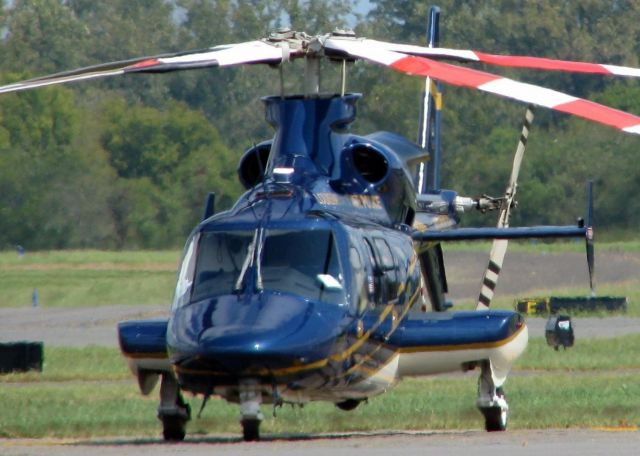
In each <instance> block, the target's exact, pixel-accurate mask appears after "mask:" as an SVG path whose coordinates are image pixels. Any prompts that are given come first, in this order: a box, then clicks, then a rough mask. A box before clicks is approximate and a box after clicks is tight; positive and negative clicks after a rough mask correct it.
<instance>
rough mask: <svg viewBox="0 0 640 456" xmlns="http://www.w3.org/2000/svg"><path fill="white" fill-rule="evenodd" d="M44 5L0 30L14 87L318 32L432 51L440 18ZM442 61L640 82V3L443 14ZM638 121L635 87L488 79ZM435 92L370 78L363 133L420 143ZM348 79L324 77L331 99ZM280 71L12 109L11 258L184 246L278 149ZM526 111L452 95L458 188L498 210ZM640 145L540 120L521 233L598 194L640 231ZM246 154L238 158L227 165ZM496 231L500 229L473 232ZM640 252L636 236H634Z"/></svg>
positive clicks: (576, 80)
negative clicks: (539, 59)
mask: <svg viewBox="0 0 640 456" xmlns="http://www.w3.org/2000/svg"><path fill="white" fill-rule="evenodd" d="M370 3H371V6H372V11H371V12H370V14H369V15H368V17H366V18H357V15H356V14H355V13H354V9H355V6H356V4H357V2H355V1H348V2H342V1H337V0H322V1H313V2H312V1H307V0H256V1H251V2H236V1H230V0H176V1H169V2H168V1H163V0H141V1H136V2H131V1H129V0H114V1H109V2H95V1H92V0H66V1H62V0H34V1H29V2H7V3H5V5H4V7H3V13H4V14H3V15H1V16H0V25H2V27H3V30H5V32H6V34H5V35H4V38H3V41H2V43H0V57H2V59H1V60H0V62H1V63H0V71H1V72H2V74H1V77H2V79H3V80H4V81H13V80H18V79H24V78H28V77H31V76H33V75H40V74H43V73H48V72H55V71H63V70H68V69H71V68H74V67H76V66H79V65H90V64H96V63H100V62H105V61H113V60H121V59H126V58H130V57H135V56H140V55H153V54H157V53H161V52H173V51H178V50H188V49H196V48H205V47H209V46H213V45H217V44H222V43H233V42H240V41H246V40H253V39H256V38H258V37H261V36H265V35H267V34H268V33H269V32H271V31H272V30H274V29H275V28H278V27H282V26H291V27H293V28H294V29H297V30H306V31H307V32H308V33H322V32H329V31H332V30H333V29H334V28H336V27H345V26H349V25H351V24H350V22H353V21H354V20H355V19H360V21H359V23H358V24H357V30H358V33H359V34H361V35H366V36H370V37H373V38H378V39H387V40H395V41H400V42H406V43H415V44H420V43H423V42H424V35H425V26H426V15H427V11H428V7H429V4H428V3H425V2H423V1H416V0H410V1H405V2H397V1H389V0H372V1H371V2H370ZM440 7H441V11H442V16H441V45H443V46H447V47H454V48H456V47H457V48H472V49H479V50H483V51H487V52H494V53H511V54H523V55H536V56H548V57H554V58H564V59H573V60H584V61H598V62H605V63H611V64H621V65H629V66H637V65H638V55H640V44H638V43H640V28H639V27H638V26H637V24H638V23H640V4H638V3H637V2H633V1H631V0H623V1H618V2H597V1H588V2H555V1H553V0H543V1H538V2H524V1H519V0H490V1H476V0H474V1H460V0H442V2H440ZM488 70H489V71H493V72H499V73H501V74H505V75H508V76H511V77H514V78H516V79H522V80H526V81H530V82H534V83H538V84H542V85H546V86H549V87H553V88H557V89H559V90H563V91H567V92H569V93H572V94H577V95H580V96H585V97H588V98H590V99H593V100H596V101H599V102H602V103H605V104H609V105H612V106H615V107H618V108H620V109H623V110H627V111H630V112H635V113H640V89H638V87H637V81H622V82H617V81H615V80H614V79H611V78H605V77H599V76H585V75H567V74H560V73H553V72H535V71H524V70H508V69H495V68H493V69H488ZM302 74H303V65H302V64H301V62H294V63H292V64H290V65H287V66H285V68H284V76H285V89H286V91H287V92H289V93H292V92H299V91H300V90H301V88H302V76H301V75H302ZM421 85H422V81H421V80H420V79H418V78H410V77H407V76H402V75H399V74H396V73H394V72H390V71H387V70H384V69H382V68H379V67H377V66H373V65H370V64H364V63H362V62H358V63H356V64H355V65H350V66H349V81H348V90H350V91H357V92H362V93H363V94H364V97H363V99H362V100H361V101H360V103H359V118H358V121H357V123H356V125H355V131H357V132H362V133H368V132H370V131H372V130H379V129H385V130H390V131H394V132H397V133H400V134H403V135H405V136H407V137H408V138H410V139H413V138H415V137H416V131H417V118H418V98H419V92H420V90H421ZM338 87H339V71H338V69H337V68H336V67H335V65H332V64H326V65H324V64H323V77H322V89H323V90H325V91H328V92H334V91H337V90H338ZM279 91H280V84H279V75H278V72H277V71H274V70H272V69H269V68H266V67H262V66H260V67H258V66H256V67H252V66H249V67H240V68H225V69H224V71H219V70H211V71H190V72H180V73H175V74H168V75H158V76H153V77H142V76H131V77H125V78H111V79H108V80H103V81H93V82H88V83H84V84H76V85H73V86H70V87H69V88H66V89H42V90H38V91H34V92H29V93H23V94H20V95H7V96H5V95H3V96H2V97H0V194H1V195H2V196H3V200H2V205H0V246H4V247H8V246H11V245H14V244H23V245H25V246H27V247H28V248H30V249H33V248H53V247H56V248H72V247H87V246H95V247H102V248H115V247H131V248H156V247H165V246H178V245H180V244H181V243H182V242H183V239H184V236H185V235H186V233H188V232H189V230H190V228H191V227H192V226H193V224H194V223H196V222H197V221H198V219H199V217H200V211H201V207H202V201H203V199H204V196H205V195H206V193H207V192H209V191H215V192H216V194H217V202H218V207H220V208H224V207H228V206H229V205H230V204H231V203H232V202H233V200H234V199H235V198H236V197H237V196H238V194H239V192H240V187H239V185H238V183H237V179H235V177H234V176H235V165H236V162H237V159H238V157H239V155H240V152H241V151H242V150H243V149H244V148H247V147H249V146H251V145H252V144H254V143H257V142H259V141H261V140H263V139H267V138H269V137H270V136H271V135H272V131H271V130H270V128H269V127H268V126H267V125H266V123H265V122H264V120H263V108H262V104H261V102H260V100H259V99H260V97H261V96H264V95H270V94H274V93H279ZM523 112H524V108H523V107H522V106H521V105H518V104H516V103H511V102H508V101H505V100H501V99H496V98H495V97H492V96H489V95H487V94H479V93H476V92H473V91H469V90H467V89H463V88H457V87H446V88H445V93H444V127H443V133H444V162H443V168H442V172H443V178H442V182H443V185H444V187H446V188H453V189H456V190H457V191H459V192H460V193H466V194H470V195H479V194H483V193H486V194H492V195H500V194H502V192H503V191H504V187H505V184H506V179H507V176H508V174H509V170H510V167H511V157H512V154H513V151H514V149H515V145H516V142H517V139H518V136H519V130H520V125H519V122H520V119H521V117H522V114H523ZM638 141H639V139H638V138H637V137H632V136H625V135H624V134H621V133H619V132H615V131H613V130H610V129H607V128H604V127H598V126H594V125H593V124H591V123H587V122H584V121H581V120H574V119H571V118H569V117H568V116H565V115H560V114H551V113H549V112H547V111H546V110H544V109H539V110H538V111H537V113H536V119H535V121H534V125H533V130H532V133H531V135H530V139H529V147H528V151H527V157H526V158H525V161H524V165H523V170H522V172H521V175H520V187H519V193H518V196H519V197H518V199H519V202H520V205H519V207H518V210H517V211H515V213H514V218H513V221H512V224H513V225H524V224H538V223H562V224H565V223H571V222H572V221H573V219H574V218H575V217H576V216H579V215H584V211H583V209H582V208H583V207H584V200H585V198H584V183H585V181H586V180H588V179H592V180H594V181H595V183H596V193H595V195H596V197H595V203H596V217H597V224H598V226H599V227H600V228H605V229H606V230H608V231H609V232H610V233H616V234H617V233H626V235H627V236H629V234H628V233H634V232H635V230H636V229H637V226H638V224H639V223H640V200H638V199H637V198H633V197H632V195H636V194H638V192H640V177H639V176H638V173H636V172H634V170H635V169H636V168H637V167H635V166H634V165H635V163H636V160H635V155H636V154H637V152H636V151H637V149H638V144H639V143H638ZM231 151H233V152H231ZM465 223H467V224H478V223H485V224H493V223H495V220H494V218H493V217H480V216H478V217H475V216H472V217H470V218H466V219H465ZM631 236H633V234H631Z"/></svg>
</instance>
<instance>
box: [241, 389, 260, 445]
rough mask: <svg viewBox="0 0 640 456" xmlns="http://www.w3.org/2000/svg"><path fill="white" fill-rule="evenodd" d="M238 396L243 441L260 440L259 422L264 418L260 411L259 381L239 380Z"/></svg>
mask: <svg viewBox="0 0 640 456" xmlns="http://www.w3.org/2000/svg"><path fill="white" fill-rule="evenodd" d="M239 397H240V424H241V425H242V438H243V439H244V441H245V442H253V441H256V440H260V423H261V422H262V420H263V419H264V415H263V414H262V412H261V411H260V403H261V402H262V390H261V388H260V383H259V382H258V381H257V380H253V379H247V380H241V381H240V388H239Z"/></svg>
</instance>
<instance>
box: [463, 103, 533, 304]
mask: <svg viewBox="0 0 640 456" xmlns="http://www.w3.org/2000/svg"><path fill="white" fill-rule="evenodd" d="M533 109H534V108H533V106H532V105H529V106H527V110H526V112H525V115H524V119H523V120H522V131H521V133H520V140H519V141H518V146H517V148H516V153H515V156H514V157H513V167H512V168H511V177H510V178H509V184H508V185H507V189H506V191H505V194H504V198H503V199H502V201H501V204H500V215H499V217H498V225H497V226H498V228H507V227H508V226H509V217H510V215H511V208H512V207H513V205H514V201H515V197H516V191H517V188H518V175H519V174H520V167H521V165H522V159H523V157H524V151H525V149H526V147H527V139H528V137H529V130H530V128H531V123H532V122H533V117H534V113H533ZM508 245H509V241H508V240H507V239H494V240H493V245H492V246H491V253H490V254H489V264H488V265H487V269H486V270H485V272H484V276H483V278H482V288H481V290H480V296H479V297H478V302H477V304H476V310H488V309H489V306H491V300H492V299H493V295H494V292H495V288H496V285H497V283H498V277H499V275H500V271H501V270H502V264H503V262H504V257H505V255H506V254H507V246H508Z"/></svg>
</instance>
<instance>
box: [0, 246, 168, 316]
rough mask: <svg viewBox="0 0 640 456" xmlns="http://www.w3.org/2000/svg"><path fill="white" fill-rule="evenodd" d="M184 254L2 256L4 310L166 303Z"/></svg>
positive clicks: (0, 279) (0, 298)
mask: <svg viewBox="0 0 640 456" xmlns="http://www.w3.org/2000/svg"><path fill="white" fill-rule="evenodd" d="M179 260H180V252H178V251H157V252H156V251H144V252H103V251H92V250H82V251H56V252H34V253H27V254H26V255H25V256H24V257H23V258H18V256H17V255H16V254H15V253H14V252H3V253H0V284H2V285H1V288H2V293H0V307H24V306H29V305H31V297H32V293H33V290H34V289H37V290H38V295H39V302H40V305H44V306H47V307H58V306H65V307H77V306H97V305H119V304H168V303H169V301H170V299H171V295H172V293H173V287H174V285H175V283H174V281H175V275H176V269H177V266H178V262H179Z"/></svg>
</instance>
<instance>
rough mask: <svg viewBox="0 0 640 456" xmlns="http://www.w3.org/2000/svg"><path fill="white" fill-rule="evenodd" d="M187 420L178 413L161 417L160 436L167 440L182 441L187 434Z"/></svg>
mask: <svg viewBox="0 0 640 456" xmlns="http://www.w3.org/2000/svg"><path fill="white" fill-rule="evenodd" d="M186 424H187V420H185V419H184V418H183V417H181V416H179V415H166V416H163V417H162V436H163V437H164V440H165V441H167V442H182V441H183V440H184V438H185V436H186V435H187V431H186Z"/></svg>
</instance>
